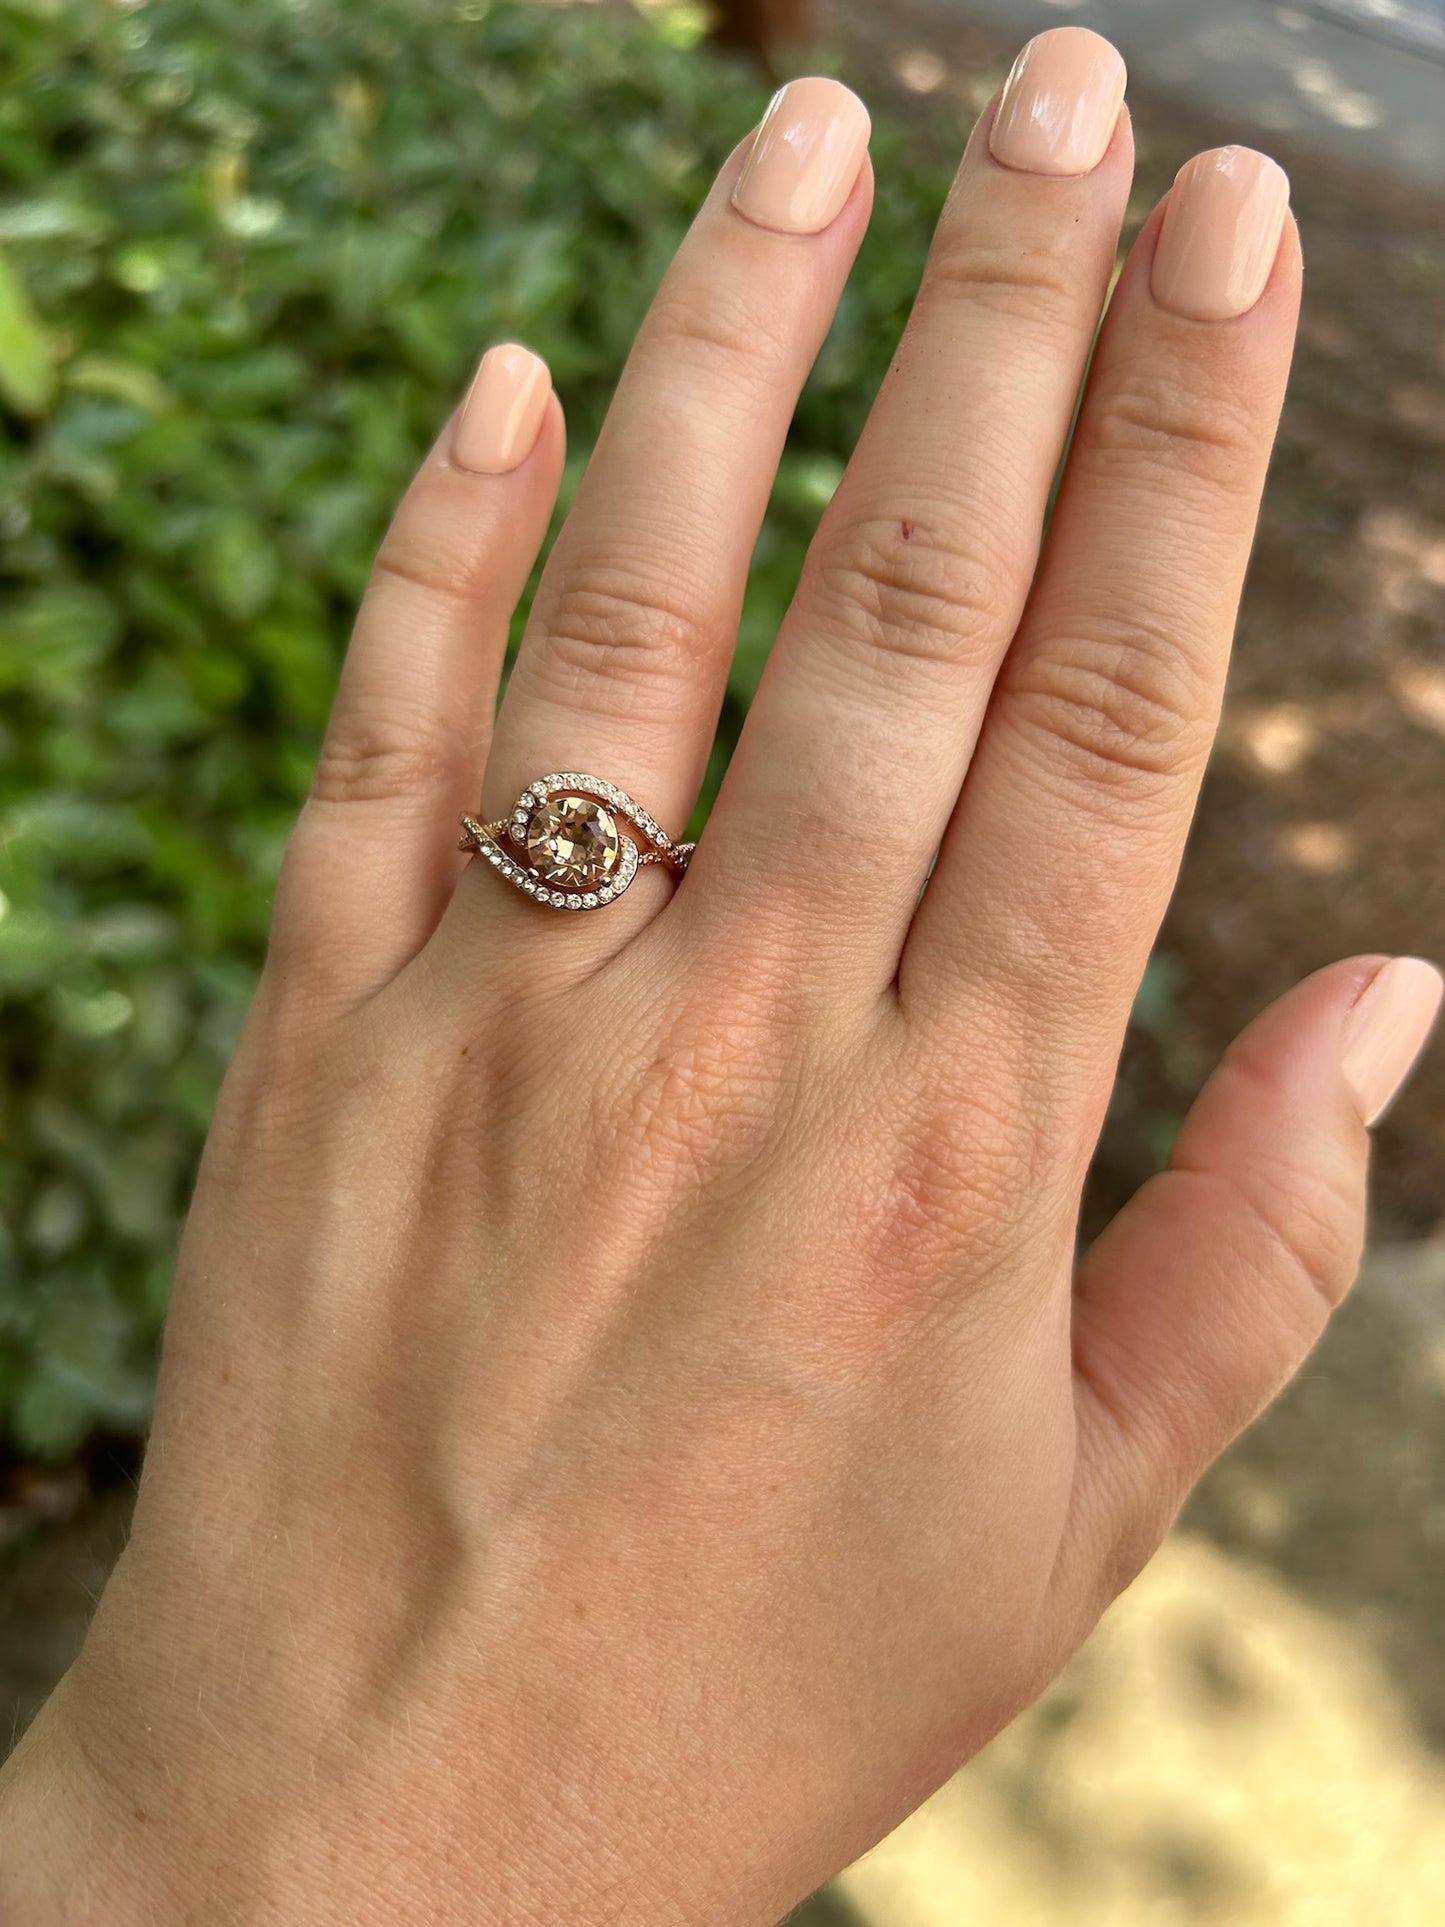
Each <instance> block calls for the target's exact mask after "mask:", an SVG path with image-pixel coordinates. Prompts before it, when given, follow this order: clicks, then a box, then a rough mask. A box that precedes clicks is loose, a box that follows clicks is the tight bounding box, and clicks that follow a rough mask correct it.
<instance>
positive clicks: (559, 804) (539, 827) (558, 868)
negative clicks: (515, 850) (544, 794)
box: [527, 796, 622, 888]
mask: <svg viewBox="0 0 1445 1927" xmlns="http://www.w3.org/2000/svg"><path fill="white" fill-rule="evenodd" d="M621 847H622V845H621V839H620V838H619V836H618V834H617V824H616V822H615V821H614V820H613V818H612V816H611V815H610V814H609V813H608V811H606V810H604V809H603V807H602V805H601V804H600V803H594V802H593V800H592V798H591V797H590V796H554V797H553V798H552V799H551V800H550V801H549V802H546V803H543V804H541V805H540V806H539V808H538V809H537V810H536V812H535V814H534V815H533V817H532V821H531V825H530V827H529V829H528V831H527V854H528V856H529V857H530V858H531V860H532V868H533V869H534V870H535V872H536V873H537V875H538V876H540V877H545V878H546V879H547V881H548V882H549V883H566V884H570V885H572V886H573V887H574V888H575V887H577V886H579V885H588V884H593V885H595V884H597V883H600V882H601V881H602V879H603V878H604V877H607V876H610V875H611V873H612V871H613V870H614V869H615V868H616V867H617V858H618V853H619V851H620V850H621Z"/></svg>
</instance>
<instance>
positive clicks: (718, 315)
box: [649, 274, 785, 380]
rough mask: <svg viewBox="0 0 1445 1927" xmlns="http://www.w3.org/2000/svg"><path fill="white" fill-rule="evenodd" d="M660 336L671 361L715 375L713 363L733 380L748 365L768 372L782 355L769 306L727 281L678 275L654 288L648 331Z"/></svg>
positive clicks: (781, 340) (780, 338)
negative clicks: (655, 290) (719, 364)
mask: <svg viewBox="0 0 1445 1927" xmlns="http://www.w3.org/2000/svg"><path fill="white" fill-rule="evenodd" d="M652 329H655V330H656V332H657V334H658V335H659V336H660V337H661V338H662V341H663V344H664V352H665V354H666V356H667V358H668V361H669V363H672V364H675V363H679V362H680V363H682V364H684V365H686V366H688V367H693V368H696V367H698V366H699V365H701V367H702V369H703V370H704V371H705V372H707V373H708V374H709V375H716V374H717V373H718V372H719V370H718V368H717V365H716V364H717V363H719V362H723V363H726V364H730V365H729V366H728V368H727V371H726V372H727V375H728V378H729V379H730V380H733V379H736V378H737V375H738V373H739V372H740V371H742V370H745V369H747V368H749V367H752V366H757V367H758V368H759V370H763V369H766V368H767V367H769V366H770V365H772V364H773V363H775V362H776V361H777V360H779V359H780V357H781V355H782V353H783V352H784V347H785V343H784V337H783V335H782V333H781V332H780V329H779V325H778V321H777V320H776V319H775V318H774V316H773V313H772V311H771V308H770V307H769V305H768V304H767V303H766V302H764V301H761V300H759V299H758V298H757V295H756V293H755V291H754V289H753V288H752V286H750V285H749V284H748V283H747V282H746V281H744V280H739V281H736V282H734V283H728V282H726V281H723V280H721V279H719V280H701V279H698V278H697V277H695V276H693V275H687V274H678V275H677V276H676V277H672V278H669V279H668V280H667V281H665V282H664V283H663V285H662V287H661V288H659V289H658V292H657V295H656V298H655V299H654V301H653V304H652V315H651V317H650V321H649V330H652Z"/></svg>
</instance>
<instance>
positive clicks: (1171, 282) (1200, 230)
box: [1151, 147, 1289, 321]
mask: <svg viewBox="0 0 1445 1927" xmlns="http://www.w3.org/2000/svg"><path fill="white" fill-rule="evenodd" d="M1288 210H1289V177H1288V175H1287V174H1286V173H1285V171H1284V169H1283V168H1282V167H1281V166H1280V165H1279V163H1278V162H1277V161H1272V160H1271V159H1270V158H1269V156H1268V155H1267V154H1256V153H1255V152H1254V150H1253V149H1252V148H1249V147H1217V148H1215V149H1214V150H1213V152H1211V153H1208V154H1196V155H1195V157H1194V159H1193V160H1192V161H1186V162H1185V164H1184V166H1183V167H1181V168H1180V170H1179V172H1178V174H1177V175H1176V176H1175V179H1174V185H1173V187H1172V188H1171V189H1170V191H1169V200H1168V203H1167V205H1166V206H1165V209H1164V225H1163V227H1162V228H1161V230H1160V234H1159V245H1158V247H1157V248H1156V249H1155V252H1154V271H1153V275H1152V278H1151V286H1152V287H1153V290H1154V299H1155V300H1156V301H1157V302H1158V303H1159V305H1160V306H1161V307H1163V308H1168V309H1170V310H1171V311H1172V312H1173V313H1174V314H1177V315H1183V316H1184V318H1185V319H1186V320H1188V321H1230V320H1232V319H1233V318H1234V316H1235V315H1241V314H1245V313H1247V312H1248V310H1249V309H1250V308H1252V307H1253V306H1254V304H1255V302H1256V301H1258V299H1259V297H1260V296H1261V295H1262V294H1263V293H1264V287H1265V283H1266V282H1267V281H1268V280H1269V276H1270V270H1271V269H1272V268H1273V267H1274V257H1275V255H1276V254H1277V253H1278V252H1279V237H1280V232H1281V230H1282V229H1283V227H1284V217H1285V215H1286V213H1287V212H1288Z"/></svg>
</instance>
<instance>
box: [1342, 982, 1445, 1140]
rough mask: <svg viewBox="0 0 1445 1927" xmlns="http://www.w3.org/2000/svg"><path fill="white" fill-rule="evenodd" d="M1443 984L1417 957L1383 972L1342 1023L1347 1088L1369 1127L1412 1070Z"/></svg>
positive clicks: (1429, 1026)
mask: <svg viewBox="0 0 1445 1927" xmlns="http://www.w3.org/2000/svg"><path fill="white" fill-rule="evenodd" d="M1442 990H1445V980H1442V978H1441V976H1440V972H1439V971H1438V970H1437V969H1436V968H1435V966H1434V964H1428V963H1425V962H1423V961H1422V959H1421V958H1419V957H1395V958H1392V959H1391V961H1390V962H1389V963H1387V964H1385V965H1383V966H1382V968H1381V969H1380V970H1379V971H1378V972H1377V973H1376V975H1375V977H1374V978H1373V979H1372V981H1371V982H1370V983H1369V984H1368V985H1367V986H1366V987H1365V990H1364V993H1363V995H1362V996H1361V997H1360V999H1359V1001H1358V1002H1357V1003H1356V1005H1355V1007H1354V1009H1353V1010H1352V1011H1351V1012H1350V1014H1349V1017H1348V1019H1347V1020H1346V1023H1345V1040H1344V1054H1343V1057H1342V1059H1341V1064H1342V1068H1343V1070H1344V1073H1345V1082H1346V1083H1347V1084H1348V1085H1349V1087H1350V1094H1351V1095H1352V1096H1353V1098H1354V1100H1355V1102H1356V1104H1358V1105H1359V1107H1360V1116H1361V1117H1362V1118H1363V1119H1364V1120H1365V1122H1366V1124H1373V1123H1374V1122H1375V1120H1376V1119H1377V1118H1378V1117H1379V1116H1380V1115H1381V1113H1382V1112H1383V1111H1384V1110H1385V1108H1386V1106H1387V1105H1388V1104H1389V1102H1390V1100H1391V1098H1393V1097H1394V1095H1395V1093H1396V1091H1398V1090H1399V1088H1400V1086H1401V1085H1402V1084H1403V1083H1404V1082H1405V1079H1406V1078H1407V1077H1408V1076H1409V1074H1410V1072H1411V1070H1412V1069H1413V1068H1414V1064H1415V1059H1416V1058H1417V1057H1418V1056H1419V1055H1420V1052H1421V1051H1422V1050H1423V1049H1424V1047H1425V1040H1426V1038H1427V1037H1428V1036H1429V1035H1430V1031H1431V1027H1432V1026H1433V1025H1434V1022H1435V1018H1436V1016H1437V1015H1438V1013H1439V1010H1440V995H1441V991H1442Z"/></svg>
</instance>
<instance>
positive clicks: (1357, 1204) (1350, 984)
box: [1058, 957, 1442, 1613]
mask: <svg viewBox="0 0 1445 1927" xmlns="http://www.w3.org/2000/svg"><path fill="white" fill-rule="evenodd" d="M1441 989H1442V984H1441V977H1440V974H1439V972H1438V971H1436V970H1435V969H1434V968H1433V966H1431V965H1430V964H1427V963H1422V962H1421V961H1420V960H1419V959H1417V958H1414V957H1397V958H1394V959H1392V960H1391V959H1386V958H1383V957H1355V958H1352V959H1350V960H1349V961H1348V962H1345V963H1339V964H1334V965H1331V966H1330V967H1329V968H1328V969H1326V970H1322V971H1319V972H1318V973H1317V974H1316V975H1315V976H1313V977H1309V978H1307V979H1306V980H1305V982H1304V983H1302V984H1297V985H1296V986H1295V988H1294V989H1293V990H1291V991H1289V992H1288V993H1287V994H1286V995H1285V996H1284V997H1282V998H1280V1000H1279V1001H1278V1002H1277V1003H1275V1004H1272V1005H1271V1006H1270V1007H1269V1009H1268V1010H1266V1011H1265V1012H1264V1013H1263V1015H1262V1016H1260V1017H1258V1018H1256V1019H1255V1021H1254V1023H1252V1024H1251V1025H1250V1026H1249V1028H1248V1029H1247V1030H1246V1031H1245V1032H1244V1034H1243V1035H1242V1036H1241V1037H1240V1038H1239V1039H1238V1040H1237V1041H1236V1042H1235V1043H1234V1044H1233V1045H1232V1046H1231V1048H1230V1050H1229V1051H1228V1053H1227V1054H1226V1056H1225V1058H1224V1061H1223V1062H1222V1063H1221V1065H1220V1066H1219V1068H1218V1070H1217V1071H1216V1072H1215V1073H1214V1075H1213V1076H1212V1077H1211V1078H1210V1080H1209V1082H1208V1083H1207V1084H1206V1085H1205V1087H1204V1089H1203V1091H1202V1092H1201V1093H1200V1095H1199V1098H1198V1100H1197V1101H1196V1103H1195V1104H1194V1106H1193V1108H1192V1109H1191V1111H1190V1113H1189V1115H1188V1117H1187V1118H1186V1119H1185V1121H1184V1125H1183V1128H1182V1129H1181V1130H1180V1133H1179V1136H1178V1138H1177V1140H1176V1141H1175V1145H1174V1149H1173V1153H1172V1155H1171V1157H1170V1160H1169V1165H1168V1168H1167V1170H1165V1171H1163V1172H1161V1173H1160V1175H1159V1176H1158V1177H1156V1178H1153V1179H1151V1180H1150V1182H1149V1183H1148V1184H1146V1185H1145V1186H1144V1187H1143V1189H1142V1190H1141V1191H1140V1192H1139V1193H1138V1194H1137V1196H1136V1197H1134V1198H1133V1199H1132V1200H1131V1201H1130V1203H1129V1204H1128V1205H1126V1206H1125V1208H1124V1209H1123V1210H1122V1211H1121V1212H1120V1213H1119V1215H1118V1217H1117V1218H1115V1220H1114V1222H1113V1223H1112V1224H1111V1225H1110V1226H1109V1227H1108V1228H1107V1229H1106V1230H1105V1231H1104V1233H1103V1235H1102V1236H1101V1237H1100V1238H1099V1239H1098V1241H1097V1242H1096V1243H1095V1244H1094V1245H1093V1246H1092V1248H1091V1249H1090V1250H1089V1251H1088V1252H1087V1254H1086V1255H1085V1257H1084V1259H1083V1262H1082V1264H1081V1266H1080V1268H1079V1273H1078V1279H1077V1283H1076V1289H1075V1300H1074V1320H1073V1351H1074V1371H1075V1386H1076V1409H1077V1418H1078V1442H1079V1456H1078V1471H1077V1476H1076V1482H1075V1500H1074V1514H1073V1517H1072V1519H1071V1525H1070V1533H1069V1537H1068V1539H1067V1540H1066V1543H1065V1546H1064V1549H1063V1552H1062V1554H1061V1561H1060V1570H1059V1574H1058V1577H1059V1579H1060V1581H1061V1582H1062V1583H1063V1584H1064V1585H1065V1586H1066V1588H1067V1589H1068V1590H1069V1591H1071V1592H1073V1593H1074V1594H1075V1595H1076V1603H1077V1604H1078V1606H1079V1608H1080V1610H1085V1611H1091V1612H1093V1613H1097V1612H1098V1611H1099V1610H1100V1608H1101V1607H1102V1606H1103V1605H1104V1604H1105V1603H1107V1600H1108V1599H1110V1598H1112V1597H1113V1595H1114V1593H1116V1592H1117V1591H1119V1590H1120V1589H1121V1587H1122V1586H1123V1585H1125V1584H1127V1583H1128V1581H1129V1579H1131V1578H1132V1577H1133V1575H1134V1573H1135V1572H1137V1571H1138V1569H1139V1567H1140V1566H1142V1565H1143V1563H1144V1561H1145V1560H1146V1559H1147V1558H1149V1557H1150V1555H1151V1554H1152V1553H1153V1552H1154V1550H1155V1548H1156V1547H1157V1545H1158V1544H1159V1541H1160V1540H1161V1539H1162V1538H1163V1536H1164V1533H1165V1532H1166V1531H1167V1529H1168V1527H1169V1524H1170V1522H1171V1521H1172V1519H1173V1517H1174V1514H1175V1512H1176V1511H1177V1510H1178V1508H1179V1505H1180V1503H1181V1502H1182V1500H1183V1498H1184V1496H1185V1494H1186V1493H1187V1492H1188V1490H1189V1488H1190V1486H1191V1485H1192V1484H1193V1483H1194V1481H1195V1480H1196V1479H1197V1478H1198V1477H1199V1475H1200V1473H1201V1472H1203V1470H1204V1468H1205V1467H1206V1466H1207V1465H1208V1464H1209V1462H1210V1461H1211V1460H1212V1459H1213V1458H1214V1457H1215V1456H1216V1455H1217V1454H1218V1453H1219V1452H1221V1451H1222V1450H1223V1449H1224V1447H1225V1446H1226V1445H1227V1444H1229V1442H1230V1440H1231V1439H1233V1438H1234V1437H1235V1435H1236V1434H1237V1433H1238V1432H1240V1431H1242V1430H1243V1428H1244V1426H1245V1425H1246V1424H1248V1422H1249V1421H1250V1420H1251V1419H1252V1418H1253V1417H1254V1416H1255V1415H1256V1414H1257V1413H1258V1412H1259V1411H1260V1410H1261V1409H1262V1407H1263V1406H1264V1405H1265V1404H1267V1403H1268V1401H1269V1400H1270V1399H1271V1398H1273V1397H1274V1395H1275V1393H1276V1392H1278V1391H1279V1390H1280V1388H1281V1387H1282V1386H1283V1385H1284V1384H1285V1383H1286V1382H1287V1380H1288V1379H1289V1378H1290V1377H1291V1376H1292V1375H1293V1374H1294V1372H1295V1371H1296V1370H1297V1369H1298V1368H1299V1366H1300V1365H1301V1364H1302V1363H1303V1361H1304V1359H1305V1357H1306V1355H1307V1354H1308V1352H1309V1351H1310V1349H1311V1347H1312V1346H1313V1345H1314V1343H1315V1340H1316V1339H1317V1338H1318V1337H1319V1335H1320V1332H1321V1331H1322V1330H1323V1328H1324V1324H1325V1321H1326V1319H1327V1318H1328V1317H1329V1314H1330V1312H1331V1311H1332V1310H1333V1309H1334V1307H1335V1306H1336V1305H1338V1304H1339V1302H1340V1301H1341V1299H1342V1298H1343V1297H1344V1296H1345V1293H1346V1292H1347V1291H1348V1290H1349V1288H1350V1286H1351V1284H1353V1282H1354V1278H1355V1273H1356V1270H1357V1268H1358V1265H1359V1259H1360V1251H1361V1247H1362V1245H1363V1242H1364V1228H1365V1176H1366V1169H1367V1165H1368V1160H1369V1138H1368V1133H1367V1130H1366V1126H1367V1125H1369V1124H1372V1123H1373V1122H1374V1121H1375V1119H1376V1118H1377V1117H1378V1116H1379V1115H1380V1114H1381V1112H1382V1111H1383V1110H1384V1108H1385V1107H1386V1105H1387V1104H1388V1103H1389V1102H1390V1100H1391V1098H1392V1097H1393V1096H1394V1095H1395V1093H1396V1091H1397V1090H1398V1089H1399V1087H1400V1085H1401V1084H1403V1082H1404V1081H1405V1078H1406V1075H1407V1074H1408V1072H1409V1070H1410V1068H1411V1066H1412V1065H1413V1063H1414V1061H1415V1059H1416V1057H1417V1056H1418V1055H1419V1052H1420V1050H1421V1048H1422V1046H1423V1045H1424V1042H1425V1039H1426V1037H1427V1036H1428V1035H1429V1032H1430V1027H1431V1025H1432V1024H1433V1022H1434V1020H1435V1016H1436V1013H1437V1011H1438V1009H1439V1005H1440V998H1441Z"/></svg>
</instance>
